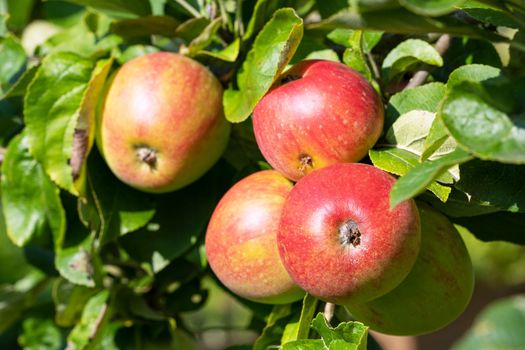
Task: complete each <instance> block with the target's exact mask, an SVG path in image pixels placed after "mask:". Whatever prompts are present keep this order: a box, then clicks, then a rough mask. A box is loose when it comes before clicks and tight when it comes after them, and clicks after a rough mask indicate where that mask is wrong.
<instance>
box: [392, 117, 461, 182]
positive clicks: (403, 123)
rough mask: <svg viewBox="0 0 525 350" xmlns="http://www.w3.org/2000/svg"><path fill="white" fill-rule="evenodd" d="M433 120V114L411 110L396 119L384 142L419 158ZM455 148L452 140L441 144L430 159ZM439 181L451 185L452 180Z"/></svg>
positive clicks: (434, 118)
mask: <svg viewBox="0 0 525 350" xmlns="http://www.w3.org/2000/svg"><path fill="white" fill-rule="evenodd" d="M435 120H436V117H435V113H432V112H428V111H423V110H412V111H410V112H408V113H405V114H403V115H401V116H399V118H397V120H396V121H395V122H394V124H392V126H391V127H390V129H388V131H387V133H386V136H385V140H386V142H387V143H388V145H389V146H391V145H392V146H395V147H397V148H400V149H403V150H406V151H409V152H411V153H413V154H415V155H418V156H421V155H422V154H423V151H424V149H425V144H426V142H427V137H428V135H429V133H430V131H431V128H432V126H433V125H434V121H435ZM447 136H448V135H447ZM455 148H456V143H455V141H454V140H453V139H450V140H448V141H447V142H443V143H442V144H441V145H440V146H439V147H438V149H436V150H435V151H434V152H433V154H432V157H431V159H432V158H438V157H442V156H444V155H446V154H448V153H450V152H452V151H454V149H455ZM440 181H441V182H445V183H452V178H451V177H449V178H448V179H444V178H442V179H440Z"/></svg>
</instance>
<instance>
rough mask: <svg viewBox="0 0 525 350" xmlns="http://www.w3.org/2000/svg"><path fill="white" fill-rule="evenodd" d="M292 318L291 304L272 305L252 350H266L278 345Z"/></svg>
mask: <svg viewBox="0 0 525 350" xmlns="http://www.w3.org/2000/svg"><path fill="white" fill-rule="evenodd" d="M291 317H292V306H291V304H283V305H274V307H273V309H272V312H271V313H270V315H269V316H268V320H267V322H266V326H265V327H264V329H263V331H262V333H261V335H260V336H259V337H258V338H257V340H256V341H255V343H254V345H253V350H266V349H267V348H268V347H270V346H272V345H274V346H275V345H277V344H279V343H280V340H281V337H282V335H283V332H284V329H285V327H286V325H287V323H288V321H289V319H290V318H291Z"/></svg>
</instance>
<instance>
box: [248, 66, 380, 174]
mask: <svg viewBox="0 0 525 350" xmlns="http://www.w3.org/2000/svg"><path fill="white" fill-rule="evenodd" d="M289 80H291V81H289ZM287 81H288V82H287ZM383 123H384V110H383V105H382V103H381V99H380V98H379V96H378V95H377V93H376V92H375V90H374V89H373V88H372V86H371V85H370V84H369V83H368V81H367V80H366V79H365V78H364V77H362V76H361V75H360V74H359V73H358V72H356V71H354V70H353V69H351V68H349V67H347V66H345V65H344V64H341V63H337V62H332V61H323V60H306V61H302V62H299V63H298V64H296V65H295V66H293V67H292V68H291V69H290V70H288V71H287V72H286V73H285V74H284V75H283V77H282V78H281V80H280V82H279V83H277V85H276V86H275V87H273V88H272V89H271V90H270V92H269V93H267V94H266V95H265V96H264V97H263V98H262V99H261V101H259V103H258V104H257V106H256V107H255V110H254V111H253V128H254V133H255V137H256V141H257V144H258V146H259V148H260V150H261V152H262V154H263V155H264V157H265V158H266V160H267V161H268V162H269V163H270V164H271V166H272V167H273V168H274V169H276V170H278V171H279V172H281V173H282V174H283V175H285V176H286V177H288V178H289V179H292V180H294V181H297V180H299V179H300V178H301V177H303V176H304V175H306V174H308V173H310V172H311V171H313V170H315V169H320V168H323V167H326V166H328V165H331V164H335V163H344V162H357V161H359V160H360V159H361V158H363V157H364V156H365V155H366V154H367V152H368V150H369V149H370V148H372V146H373V145H374V144H375V143H376V141H377V139H378V138H379V136H380V134H381V131H382V129H383Z"/></svg>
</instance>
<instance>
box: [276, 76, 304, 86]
mask: <svg viewBox="0 0 525 350" xmlns="http://www.w3.org/2000/svg"><path fill="white" fill-rule="evenodd" d="M299 79H301V76H300V75H295V74H288V75H285V76H284V77H282V78H281V84H282V85H284V84H286V83H289V82H291V81H294V80H299Z"/></svg>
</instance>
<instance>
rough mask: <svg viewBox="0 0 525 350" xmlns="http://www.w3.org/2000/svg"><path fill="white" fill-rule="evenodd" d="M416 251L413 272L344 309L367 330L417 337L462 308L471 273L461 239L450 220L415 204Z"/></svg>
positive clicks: (469, 289) (470, 287) (443, 323)
mask: <svg viewBox="0 0 525 350" xmlns="http://www.w3.org/2000/svg"><path fill="white" fill-rule="evenodd" d="M419 212H420V215H421V249H420V252H419V256H418V258H417V260H416V263H415V265H414V268H413V269H412V271H410V274H409V275H408V276H407V278H405V279H404V280H403V282H401V284H400V285H399V286H397V287H396V288H395V289H394V290H392V291H391V292H389V293H387V294H386V295H383V296H382V297H380V298H377V299H374V300H372V301H369V302H367V303H363V304H349V305H347V309H348V310H349V311H350V313H351V314H352V315H353V316H354V317H355V318H356V319H357V320H358V321H361V322H363V323H365V324H366V325H367V326H370V328H372V329H374V330H376V331H379V332H382V333H388V334H394V335H420V334H424V333H430V332H433V331H436V330H438V329H439V328H442V327H444V326H446V325H447V324H449V323H450V322H452V321H453V320H455V319H456V318H457V317H458V316H459V315H461V313H463V311H464V310H465V308H466V307H467V305H468V303H469V301H470V298H471V296H472V292H473V288H474V272H473V268H472V263H471V261H470V256H469V253H468V251H467V249H466V247H465V244H464V243H463V240H462V238H461V236H460V235H459V233H458V231H457V230H456V229H455V228H454V226H453V225H452V224H451V223H450V221H449V220H448V219H447V218H446V217H445V216H444V215H442V214H441V213H439V212H438V211H436V210H434V209H432V208H431V207H429V206H427V205H424V204H419Z"/></svg>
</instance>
